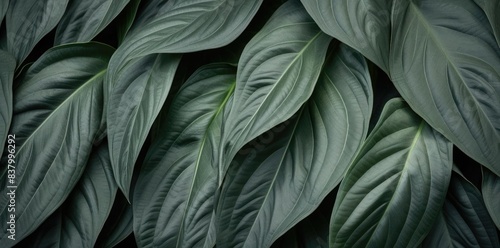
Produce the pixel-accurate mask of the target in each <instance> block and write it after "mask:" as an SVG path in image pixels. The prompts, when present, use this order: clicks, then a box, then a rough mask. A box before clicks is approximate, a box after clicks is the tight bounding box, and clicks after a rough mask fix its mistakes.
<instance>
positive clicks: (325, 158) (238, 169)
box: [216, 45, 372, 247]
mask: <svg viewBox="0 0 500 248" xmlns="http://www.w3.org/2000/svg"><path fill="white" fill-rule="evenodd" d="M336 52H337V53H336V54H335V55H334V57H333V58H332V59H331V61H329V63H328V64H327V65H326V66H325V68H324V71H323V73H322V75H321V76H320V79H319V82H318V83H317V85H316V89H315V91H314V93H313V95H312V96H311V98H310V99H309V101H308V102H307V104H306V105H305V106H304V107H303V108H302V109H301V110H300V111H299V113H298V116H296V117H294V118H292V120H289V121H287V122H285V124H283V125H284V127H276V128H273V129H271V130H270V131H269V132H268V133H266V134H265V135H262V136H261V137H260V138H259V139H257V140H256V141H254V142H251V143H250V147H248V148H244V149H243V150H241V151H240V152H239V154H238V155H236V158H235V161H233V163H232V165H231V168H230V169H229V171H228V174H227V175H226V178H225V179H224V185H223V186H222V191H221V196H220V199H219V206H218V213H217V225H216V226H217V246H220V247H269V246H270V245H271V244H272V242H274V241H275V240H276V239H277V238H278V237H279V236H281V235H282V234H284V233H285V232H286V231H287V230H289V229H290V228H291V227H293V226H294V225H295V224H297V223H298V222H299V221H300V220H301V219H303V218H305V217H306V216H307V215H308V214H310V213H311V212H312V211H313V210H314V209H315V208H316V207H317V206H319V204H320V203H321V201H322V200H323V198H324V197H325V196H326V195H327V194H328V193H329V192H330V191H331V190H332V189H333V188H334V187H335V186H337V184H338V183H339V182H340V180H341V179H342V177H343V175H344V173H345V171H346V170H347V167H348V165H349V164H350V162H351V160H352V159H353V158H354V155H355V153H356V151H357V150H358V148H359V147H360V146H361V144H362V142H363V140H364V139H365V137H366V133H367V130H368V122H369V118H370V113H371V107H372V90H371V82H370V75H369V73H368V66H367V64H366V62H365V60H364V57H363V56H362V55H361V54H359V53H356V52H354V51H353V50H351V49H350V48H348V47H346V46H344V45H342V46H341V48H340V49H339V50H338V51H336ZM283 128H285V129H286V131H285V132H284V133H283V134H279V132H278V131H277V129H283ZM255 142H256V145H255V147H252V145H254V143H255Z"/></svg>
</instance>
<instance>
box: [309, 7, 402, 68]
mask: <svg viewBox="0 0 500 248" xmlns="http://www.w3.org/2000/svg"><path fill="white" fill-rule="evenodd" d="M301 2H302V4H304V7H305V8H306V10H307V12H308V13H309V14H310V15H311V17H312V18H313V19H314V21H316V23H317V24H318V26H319V27H320V28H321V30H323V32H325V33H327V34H329V35H331V36H332V37H334V38H336V39H338V40H340V41H341V42H343V43H345V44H347V45H349V46H351V47H353V48H354V49H356V50H358V51H360V52H361V53H362V54H363V55H364V56H366V58H368V59H369V60H371V61H373V63H375V64H377V65H378V66H379V67H380V68H381V69H382V70H384V71H385V72H388V71H389V66H388V64H389V56H388V54H389V44H390V36H391V32H390V31H391V29H390V28H391V12H390V11H391V8H392V2H393V0H382V1H371V0H369V1H366V0H365V1H362V0H301Z"/></svg>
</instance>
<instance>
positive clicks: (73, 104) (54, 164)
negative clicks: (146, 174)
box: [0, 43, 113, 244]
mask: <svg viewBox="0 0 500 248" xmlns="http://www.w3.org/2000/svg"><path fill="white" fill-rule="evenodd" d="M112 53H113V49H112V48H111V47H108V46H106V45H103V44H99V43H87V44H74V45H64V46H59V47H55V48H52V49H50V50H49V51H47V52H46V53H45V54H44V55H42V56H41V57H40V58H39V59H38V60H37V61H36V62H35V63H34V64H33V65H32V66H31V67H30V68H29V69H28V71H27V72H26V74H24V76H23V77H22V78H21V79H20V80H19V81H20V84H19V85H18V86H17V88H16V91H15V94H14V115H13V120H12V124H11V129H10V133H12V134H15V135H16V163H15V166H16V168H15V174H16V178H15V180H14V185H16V186H17V189H16V197H15V205H16V209H15V216H16V226H17V227H19V228H17V229H16V236H15V238H16V241H15V242H17V241H19V240H21V239H22V238H23V237H25V236H26V235H27V234H29V233H31V232H32V231H33V230H35V229H36V227H38V225H40V224H41V223H42V222H43V221H44V220H45V219H46V218H47V217H48V216H49V215H50V214H52V212H54V211H55V210H56V209H57V207H59V206H60V205H61V204H62V203H63V201H64V200H65V199H66V197H67V196H68V195H69V193H70V192H71V190H72V189H73V187H74V185H75V184H76V183H77V182H78V179H79V178H80V176H81V175H82V173H83V171H84V168H85V164H86V163H87V160H88V158H89V155H90V153H91V149H92V143H93V141H94V138H95V135H96V133H97V130H98V128H99V124H100V122H101V117H102V108H103V91H104V90H103V76H104V74H105V72H106V66H107V64H108V61H109V58H110V57H111V54H112ZM2 164H6V157H4V158H3V159H2ZM2 169H3V170H4V172H5V170H6V169H7V168H6V167H4V168H2ZM3 174H5V173H3ZM6 179H7V178H6V177H2V178H1V179H0V180H1V181H0V183H1V185H7V181H6ZM10 190H12V189H9V188H7V187H4V188H2V191H1V192H0V193H1V195H0V211H1V212H0V213H1V214H0V218H1V219H3V220H7V216H10V214H14V213H12V212H9V211H8V204H9V198H8V197H9V195H7V193H8V192H10ZM2 223H3V225H2V226H4V225H5V223H6V222H5V221H3V222H2ZM4 227H5V226H4ZM2 230H3V231H2V236H1V237H0V243H2V244H13V243H15V242H12V243H10V242H11V240H9V239H8V238H7V231H6V230H7V228H2Z"/></svg>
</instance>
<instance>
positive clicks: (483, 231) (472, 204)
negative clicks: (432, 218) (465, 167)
mask: <svg viewBox="0 0 500 248" xmlns="http://www.w3.org/2000/svg"><path fill="white" fill-rule="evenodd" d="M499 246H500V244H499V242H498V236H497V233H496V230H495V225H494V224H493V222H492V221H491V218H490V216H489V215H488V212H487V210H486V207H485V205H484V203H483V200H482V199H481V193H480V192H479V190H478V189H476V188H475V187H474V186H473V185H472V184H471V183H469V182H468V181H467V180H465V179H464V178H463V177H461V176H459V175H458V174H455V173H454V174H453V176H452V177H451V181H450V187H449V190H448V195H447V197H446V201H445V203H444V206H443V210H442V213H441V214H440V215H439V217H438V219H437V220H436V223H435V224H434V227H433V229H432V230H431V232H430V233H429V235H428V236H427V237H426V239H425V240H424V242H423V243H422V247H499Z"/></svg>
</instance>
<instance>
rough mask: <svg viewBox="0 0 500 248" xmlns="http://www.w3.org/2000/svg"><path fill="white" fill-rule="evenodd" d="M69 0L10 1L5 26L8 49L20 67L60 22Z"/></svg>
mask: <svg viewBox="0 0 500 248" xmlns="http://www.w3.org/2000/svg"><path fill="white" fill-rule="evenodd" d="M68 1H69V0H23V1H17V0H15V1H10V5H9V9H8V10H7V16H6V19H5V24H6V28H7V49H8V51H9V52H10V53H12V54H13V55H14V57H15V58H16V60H17V62H18V65H21V63H22V62H23V61H24V59H25V58H26V57H27V56H28V54H29V53H30V52H31V50H32V49H33V47H35V45H36V44H37V43H38V41H40V40H41V39H42V38H43V37H44V36H45V35H46V34H47V33H48V32H50V31H51V30H52V29H53V28H54V27H55V26H56V25H57V23H58V22H59V20H60V19H61V17H62V16H63V14H64V11H65V9H66V5H67V4H68Z"/></svg>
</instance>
